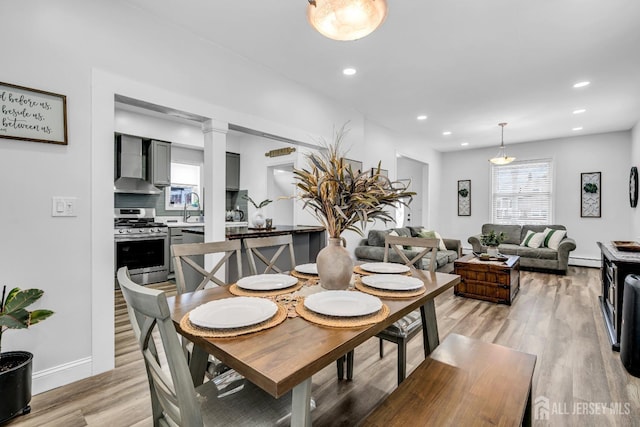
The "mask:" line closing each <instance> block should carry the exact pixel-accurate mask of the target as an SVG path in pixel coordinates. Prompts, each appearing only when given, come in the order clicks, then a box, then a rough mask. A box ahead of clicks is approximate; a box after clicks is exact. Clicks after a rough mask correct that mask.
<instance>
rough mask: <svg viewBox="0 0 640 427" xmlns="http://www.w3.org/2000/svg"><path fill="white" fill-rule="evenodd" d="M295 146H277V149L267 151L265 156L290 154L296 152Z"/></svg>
mask: <svg viewBox="0 0 640 427" xmlns="http://www.w3.org/2000/svg"><path fill="white" fill-rule="evenodd" d="M295 152H296V149H295V147H285V148H277V149H275V150H271V151H267V152H266V153H264V156H265V157H280V156H288V155H289V154H291V153H295Z"/></svg>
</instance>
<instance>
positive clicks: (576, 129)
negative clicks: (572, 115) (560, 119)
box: [571, 126, 582, 131]
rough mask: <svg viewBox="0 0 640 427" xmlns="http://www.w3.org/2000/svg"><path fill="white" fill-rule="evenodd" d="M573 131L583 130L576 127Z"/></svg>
mask: <svg viewBox="0 0 640 427" xmlns="http://www.w3.org/2000/svg"><path fill="white" fill-rule="evenodd" d="M571 130H573V131H578V130H582V126H578V127H575V128H573V129H571Z"/></svg>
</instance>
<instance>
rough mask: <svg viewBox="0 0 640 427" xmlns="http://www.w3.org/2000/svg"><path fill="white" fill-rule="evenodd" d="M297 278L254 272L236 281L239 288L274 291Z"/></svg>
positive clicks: (286, 286) (286, 285)
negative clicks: (252, 274)
mask: <svg viewBox="0 0 640 427" xmlns="http://www.w3.org/2000/svg"><path fill="white" fill-rule="evenodd" d="M296 283H298V279H297V278H295V277H293V276H289V275H288V274H256V275H254V276H247V277H243V278H242V279H240V280H238V281H237V282H236V285H238V287H239V288H242V289H247V290H251V291H274V290H277V289H284V288H288V287H291V286H293V285H295V284H296Z"/></svg>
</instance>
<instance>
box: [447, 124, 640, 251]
mask: <svg viewBox="0 0 640 427" xmlns="http://www.w3.org/2000/svg"><path fill="white" fill-rule="evenodd" d="M507 152H508V154H509V155H510V156H515V157H516V159H517V160H530V159H542V158H551V159H553V167H554V171H555V179H554V192H555V196H554V203H555V206H554V217H553V218H554V219H553V222H554V223H556V224H562V225H565V226H566V227H567V230H568V235H569V236H570V237H572V238H574V239H575V240H576V246H577V248H576V250H575V251H573V252H572V253H571V256H572V261H571V262H573V263H580V262H581V259H587V260H599V258H600V255H599V250H598V247H597V245H596V242H598V241H610V240H630V239H633V238H634V236H635V234H633V233H632V228H631V215H632V211H633V210H632V209H631V208H630V207H629V200H628V199H629V192H628V180H629V168H630V166H631V164H630V154H631V133H630V132H628V131H627V132H613V133H605V134H598V135H585V136H576V137H572V138H561V139H554V140H547V141H536V142H529V143H522V144H511V145H507ZM493 155H495V149H494V148H490V149H478V150H468V151H459V152H452V153H445V154H444V155H443V162H442V168H443V173H442V175H441V176H442V183H441V184H442V196H441V197H440V199H439V203H440V204H441V206H440V212H441V218H442V221H441V231H440V233H441V234H442V235H443V236H447V237H454V238H458V239H460V240H462V242H463V246H464V247H467V248H470V247H471V245H470V244H469V243H467V239H468V237H469V236H471V235H474V234H478V233H479V232H480V228H481V226H482V224H484V223H488V222H491V205H490V201H491V182H490V163H489V162H488V161H487V160H488V159H489V158H490V157H492V156H493ZM582 172H602V200H601V204H602V205H601V206H602V207H601V209H602V212H601V214H602V216H601V218H581V217H580V173H582ZM461 179H470V180H471V204H472V205H471V216H468V217H459V216H458V215H457V194H456V189H457V182H458V180H461Z"/></svg>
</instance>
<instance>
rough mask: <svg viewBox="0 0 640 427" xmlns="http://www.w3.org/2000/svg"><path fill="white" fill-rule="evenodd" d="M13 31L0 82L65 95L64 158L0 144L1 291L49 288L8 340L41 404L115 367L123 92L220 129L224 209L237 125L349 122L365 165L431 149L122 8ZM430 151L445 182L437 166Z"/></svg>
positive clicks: (23, 18)
mask: <svg viewBox="0 0 640 427" xmlns="http://www.w3.org/2000/svg"><path fill="white" fill-rule="evenodd" d="M2 22H3V24H2V25H3V32H4V33H5V34H12V35H15V36H12V37H11V42H10V43H5V44H4V45H3V58H4V59H5V60H3V62H2V79H1V80H2V81H4V82H7V83H13V84H17V85H22V86H27V87H32V88H36V89H41V90H45V91H51V92H54V93H60V94H64V95H66V96H67V119H68V137H69V138H68V139H69V144H68V145H67V146H59V145H52V144H42V143H32V142H23V141H13V140H6V139H0V171H1V172H0V174H1V175H0V177H1V178H3V182H5V183H9V184H5V185H3V187H2V190H0V191H1V194H0V200H3V201H5V203H7V206H4V209H1V210H0V224H2V226H3V235H2V245H0V259H2V260H3V261H2V274H3V283H6V284H7V285H9V286H21V287H23V288H29V287H38V288H42V289H44V291H45V294H44V297H43V298H42V300H41V301H40V302H39V303H38V304H37V306H36V307H46V308H50V309H52V310H54V311H55V315H54V316H53V317H51V318H50V319H48V320H47V321H46V322H43V323H42V324H40V325H37V326H35V327H34V328H32V329H29V330H27V331H9V332H7V333H6V334H5V335H4V337H3V338H4V339H3V344H4V347H3V350H15V349H24V350H28V351H31V352H33V353H34V354H35V359H34V372H35V374H34V392H35V393H38V392H40V391H43V390H47V389H51V388H54V387H57V386H60V385H63V384H65V383H68V382H71V381H74V380H76V379H80V378H83V377H86V376H89V375H92V374H97V373H100V372H102V371H104V370H107V369H110V367H112V366H113V270H112V268H113V241H112V239H113V228H112V227H113V218H112V209H113V194H112V189H113V132H114V130H115V128H116V126H115V122H114V110H115V104H114V94H122V95H125V96H129V97H132V98H136V99H141V100H143V101H147V102H152V103H155V104H159V105H164V106H167V107H170V108H174V109H177V110H180V111H186V112H191V113H195V114H199V115H201V116H203V117H206V118H208V119H212V120H211V121H210V122H208V125H207V128H206V134H205V143H204V144H205V164H209V165H211V166H212V167H211V169H210V171H209V172H208V173H206V174H205V176H207V179H208V181H209V182H208V183H207V185H208V189H209V190H210V191H212V194H213V195H214V196H213V197H211V198H209V199H208V200H207V204H209V203H212V204H215V203H217V204H218V205H224V151H225V148H226V147H225V137H224V132H225V129H226V126H227V123H229V122H231V123H235V124H238V125H242V126H246V127H248V128H252V129H259V130H262V131H264V132H268V133H272V134H276V135H281V136H284V137H288V138H291V139H295V140H310V139H313V138H315V137H317V135H325V136H327V137H328V138H329V139H330V137H331V129H332V128H333V126H334V125H336V126H340V125H342V124H343V123H345V122H347V121H350V127H351V129H352V132H351V134H350V139H349V141H350V142H351V143H352V144H353V150H354V153H357V154H358V155H360V156H361V158H362V160H363V163H364V164H365V166H370V165H372V164H374V163H377V160H379V159H382V160H383V164H384V163H386V162H387V160H388V161H389V162H390V163H395V162H394V160H393V159H394V156H395V152H394V148H393V146H394V145H395V146H398V147H402V146H404V145H408V144H409V143H419V142H420V141H415V140H411V139H407V138H406V137H405V136H403V135H401V134H399V133H397V132H392V131H389V130H387V129H384V128H381V127H379V126H377V125H376V124H375V123H371V122H369V121H367V120H365V119H364V117H363V116H362V115H361V114H360V113H358V112H357V111H354V110H352V109H350V108H347V107H344V106H341V105H338V104H336V103H335V102H334V101H333V100H330V99H327V98H326V97H324V96H323V95H321V94H318V93H315V92H312V91H310V90H308V89H306V88H304V87H302V86H300V85H299V84H296V83H293V82H291V81H288V80H286V79H284V78H283V77H281V76H280V75H277V74H274V73H273V72H271V70H269V69H266V68H264V67H261V66H259V65H256V64H254V63H251V62H249V61H247V60H246V59H244V58H242V57H240V56H238V55H236V54H234V53H232V52H229V51H227V50H225V49H221V48H219V47H218V46H216V45H214V44H211V43H208V42H205V41H203V40H202V39H200V38H197V37H193V36H192V35H191V33H189V32H188V31H185V30H181V29H178V28H176V27H174V26H171V25H162V23H160V22H158V21H157V19H156V18H155V17H150V16H149V15H148V14H147V13H143V12H141V11H140V10H138V9H137V8H135V7H131V6H129V5H127V4H124V3H122V2H117V1H116V2H96V1H81V0H59V1H56V2H51V1H46V0H32V1H28V2H12V4H11V7H10V8H9V7H3V8H2ZM407 150H410V149H409V148H407ZM419 151H421V152H420V153H416V154H419V155H420V156H422V157H423V158H424V161H425V162H428V163H429V164H430V165H434V169H435V171H434V173H435V174H436V175H435V176H437V173H438V171H439V166H438V165H436V164H434V163H431V162H436V163H437V161H438V158H439V156H438V155H437V154H436V153H433V152H430V151H429V150H427V152H426V153H423V152H422V150H419ZM260 155H262V156H264V152H262V151H261V152H260ZM412 157H414V156H412ZM385 166H386V165H385ZM389 169H390V172H391V173H393V172H394V169H395V168H392V167H391V166H389ZM253 191H255V192H256V194H258V195H259V194H260V189H259V188H256V189H255V190H253ZM432 194H433V193H432ZM52 196H73V197H77V199H78V204H77V213H78V216H77V217H72V218H52V217H51V216H50V212H51V197H52ZM208 206H209V205H208ZM16 207H19V208H16ZM207 212H209V213H210V214H207V221H211V224H213V225H214V226H213V227H209V225H210V224H209V222H207V230H213V231H210V232H211V233H222V231H221V230H222V229H223V227H222V226H221V225H222V224H223V223H224V210H223V209H220V210H219V212H218V211H216V210H215V209H207ZM299 223H303V222H302V221H300V222H299ZM218 226H220V227H219V228H220V230H218V228H217V227H218ZM208 232H209V231H208ZM219 235H220V234H218V235H216V236H218V237H219ZM207 236H208V237H216V236H214V235H213V234H211V235H209V234H208V235H207ZM352 247H353V245H352Z"/></svg>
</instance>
